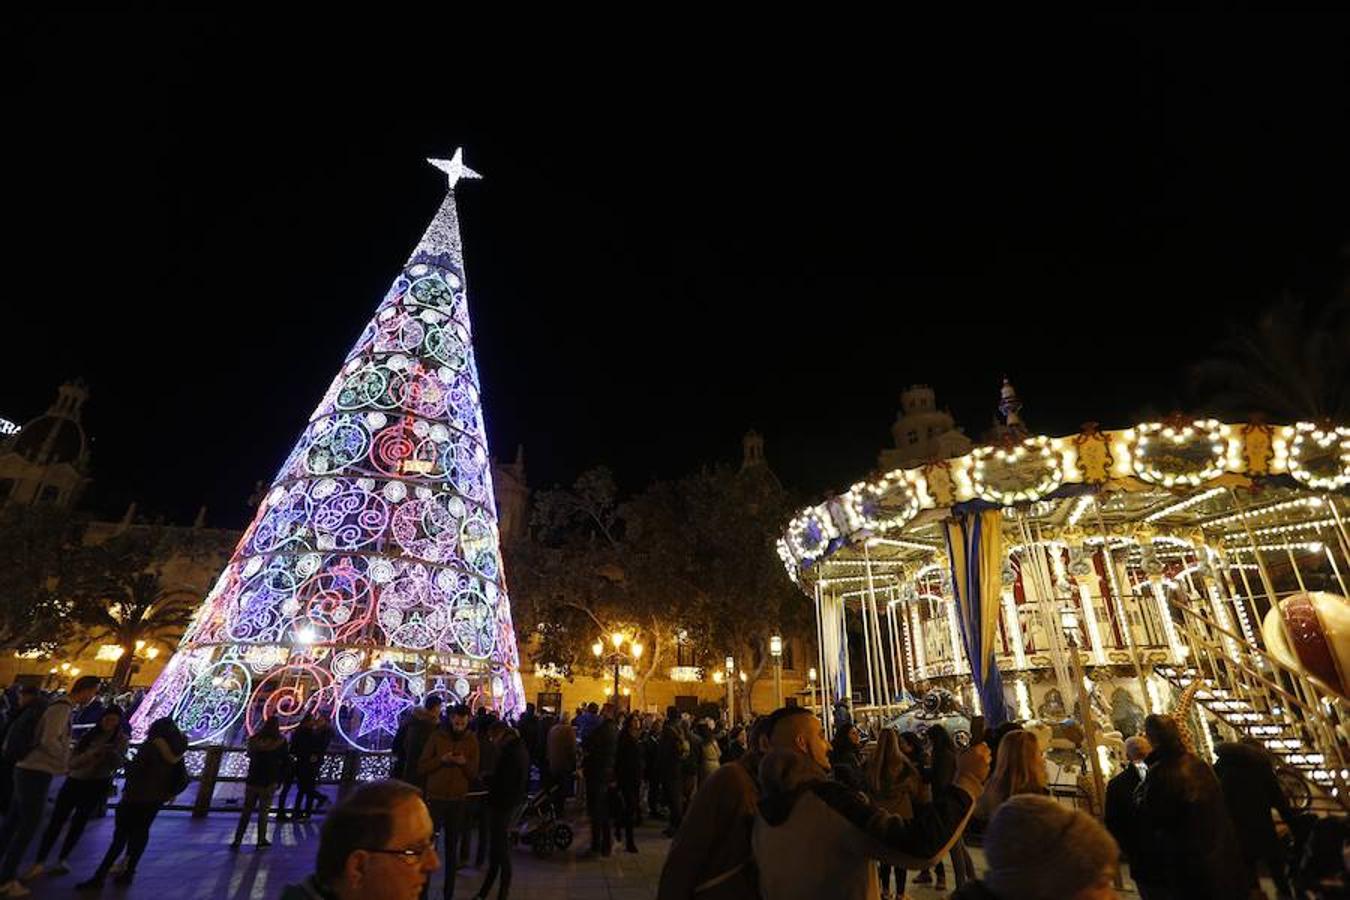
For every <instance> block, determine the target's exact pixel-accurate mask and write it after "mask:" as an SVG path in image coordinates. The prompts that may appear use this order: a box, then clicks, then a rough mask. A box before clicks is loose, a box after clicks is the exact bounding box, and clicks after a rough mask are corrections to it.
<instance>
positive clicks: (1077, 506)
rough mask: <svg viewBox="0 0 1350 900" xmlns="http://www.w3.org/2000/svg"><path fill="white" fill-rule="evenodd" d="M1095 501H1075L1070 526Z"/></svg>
mask: <svg viewBox="0 0 1350 900" xmlns="http://www.w3.org/2000/svg"><path fill="white" fill-rule="evenodd" d="M1093 499H1094V495H1092V494H1084V495H1083V496H1081V497H1079V498H1078V499H1077V500H1075V501H1074V504H1073V509H1071V510H1069V524H1070V525H1077V524H1078V522H1079V520H1080V519H1082V518H1083V516H1085V515H1086V514H1087V511H1088V507H1089V506H1091V505H1092V501H1093ZM1019 683H1020V682H1019Z"/></svg>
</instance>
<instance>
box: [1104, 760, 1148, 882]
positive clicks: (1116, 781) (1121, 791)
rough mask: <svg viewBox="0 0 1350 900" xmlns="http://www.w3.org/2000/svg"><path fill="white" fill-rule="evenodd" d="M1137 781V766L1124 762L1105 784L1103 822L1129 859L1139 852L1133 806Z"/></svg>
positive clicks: (1137, 826) (1136, 821)
mask: <svg viewBox="0 0 1350 900" xmlns="http://www.w3.org/2000/svg"><path fill="white" fill-rule="evenodd" d="M1139 782H1140V776H1139V768H1138V767H1137V766H1136V765H1135V764H1134V763H1126V764H1125V768H1124V769H1123V770H1122V771H1121V772H1120V774H1119V775H1117V776H1116V777H1114V778H1112V779H1111V780H1110V781H1109V782H1107V785H1106V812H1105V823H1104V824H1105V825H1106V830H1107V831H1109V832H1111V837H1113V838H1115V839H1116V843H1117V844H1118V845H1119V846H1120V850H1121V852H1122V853H1124V854H1125V858H1126V859H1129V860H1133V859H1134V857H1135V856H1137V855H1138V852H1139V835H1138V830H1139V823H1138V816H1137V815H1136V813H1135V807H1134V792H1135V791H1136V790H1137V789H1138V788H1139Z"/></svg>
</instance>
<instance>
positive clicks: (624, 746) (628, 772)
mask: <svg viewBox="0 0 1350 900" xmlns="http://www.w3.org/2000/svg"><path fill="white" fill-rule="evenodd" d="M614 780H615V781H617V782H618V783H619V787H620V788H621V789H624V790H632V791H636V790H637V789H638V786H639V785H641V784H642V745H641V744H639V743H638V740H637V738H635V737H633V736H632V735H631V734H629V733H628V732H627V731H626V730H625V731H624V733H623V734H621V735H619V746H618V750H617V751H616V753H615V755H614Z"/></svg>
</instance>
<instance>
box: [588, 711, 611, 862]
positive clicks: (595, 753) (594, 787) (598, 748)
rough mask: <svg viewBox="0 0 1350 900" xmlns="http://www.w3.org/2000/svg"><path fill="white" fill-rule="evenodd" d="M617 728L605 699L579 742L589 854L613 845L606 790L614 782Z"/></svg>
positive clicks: (603, 852)
mask: <svg viewBox="0 0 1350 900" xmlns="http://www.w3.org/2000/svg"><path fill="white" fill-rule="evenodd" d="M618 745H619V732H618V729H617V728H616V727H615V726H614V707H613V706H611V705H610V704H608V703H606V704H605V707H604V709H603V710H601V712H600V722H599V724H597V725H596V726H595V727H594V728H592V729H591V732H590V734H588V735H587V736H586V739H585V740H583V741H582V742H581V751H582V757H581V770H582V772H583V773H584V774H585V776H586V814H587V815H588V816H589V817H590V819H591V855H596V854H600V855H603V856H609V855H610V853H612V852H613V849H614V832H613V828H612V826H611V822H610V809H609V791H610V787H611V786H612V785H613V784H614V757H615V754H616V753H617V751H618Z"/></svg>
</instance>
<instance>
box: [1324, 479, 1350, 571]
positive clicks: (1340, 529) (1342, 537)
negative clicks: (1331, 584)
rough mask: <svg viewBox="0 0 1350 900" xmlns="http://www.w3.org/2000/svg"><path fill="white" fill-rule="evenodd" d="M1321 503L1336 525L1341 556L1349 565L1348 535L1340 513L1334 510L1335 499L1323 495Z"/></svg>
mask: <svg viewBox="0 0 1350 900" xmlns="http://www.w3.org/2000/svg"><path fill="white" fill-rule="evenodd" d="M1322 502H1323V503H1325V504H1326V505H1327V508H1328V509H1330V510H1331V518H1332V520H1333V521H1334V522H1335V523H1336V538H1337V540H1338V541H1339V542H1340V545H1341V555H1342V556H1344V557H1345V561H1346V564H1347V565H1350V535H1347V534H1346V530H1345V520H1344V519H1342V518H1341V512H1340V510H1338V509H1337V508H1336V498H1335V497H1333V496H1331V495H1330V494H1323V495H1322Z"/></svg>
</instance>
